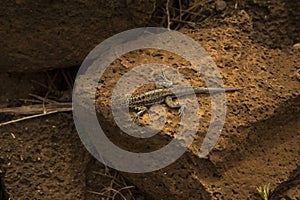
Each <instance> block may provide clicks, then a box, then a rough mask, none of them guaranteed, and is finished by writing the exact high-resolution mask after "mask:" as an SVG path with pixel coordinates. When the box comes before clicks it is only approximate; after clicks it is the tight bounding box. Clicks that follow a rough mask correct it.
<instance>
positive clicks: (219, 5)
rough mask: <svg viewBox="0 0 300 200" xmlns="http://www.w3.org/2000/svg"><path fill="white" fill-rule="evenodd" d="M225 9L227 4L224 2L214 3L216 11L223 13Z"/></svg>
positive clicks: (220, 0)
mask: <svg viewBox="0 0 300 200" xmlns="http://www.w3.org/2000/svg"><path fill="white" fill-rule="evenodd" d="M226 7H227V4H226V2H225V1H222V0H217V1H216V4H215V8H216V10H217V11H223V10H225V9H226Z"/></svg>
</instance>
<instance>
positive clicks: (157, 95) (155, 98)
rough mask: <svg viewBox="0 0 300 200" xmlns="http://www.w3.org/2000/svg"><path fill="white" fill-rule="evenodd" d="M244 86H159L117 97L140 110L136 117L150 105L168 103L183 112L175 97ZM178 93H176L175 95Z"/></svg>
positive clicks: (227, 90)
mask: <svg viewBox="0 0 300 200" xmlns="http://www.w3.org/2000/svg"><path fill="white" fill-rule="evenodd" d="M242 89H243V88H201V87H195V88H193V90H190V89H189V88H187V87H182V88H178V89H177V88H176V89H173V91H174V93H173V92H172V90H170V88H159V89H154V90H150V91H147V92H143V93H139V94H135V95H130V94H128V95H125V96H123V97H117V98H116V101H115V102H116V105H121V106H124V107H126V106H127V107H129V109H134V110H138V112H137V113H136V114H135V116H134V119H136V118H138V117H139V116H142V115H143V114H144V113H145V112H146V111H147V110H148V107H150V106H152V105H155V104H161V103H164V102H165V103H166V104H167V106H168V107H170V108H180V110H179V114H180V115H182V114H183V109H184V107H183V105H180V104H179V103H176V102H174V101H173V98H175V97H183V96H187V95H192V94H215V93H221V92H235V91H239V90H242ZM175 93H176V95H175Z"/></svg>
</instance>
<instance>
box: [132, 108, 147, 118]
mask: <svg viewBox="0 0 300 200" xmlns="http://www.w3.org/2000/svg"><path fill="white" fill-rule="evenodd" d="M134 109H135V110H137V111H138V112H137V113H136V114H135V115H134V116H133V119H134V120H136V119H138V118H139V117H140V116H142V115H143V114H144V113H145V112H146V111H147V110H148V108H147V107H145V106H137V107H135V108H134Z"/></svg>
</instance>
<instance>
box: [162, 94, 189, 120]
mask: <svg viewBox="0 0 300 200" xmlns="http://www.w3.org/2000/svg"><path fill="white" fill-rule="evenodd" d="M165 102H166V104H167V106H169V107H170V108H179V110H178V114H179V116H183V114H184V109H185V108H186V107H185V105H184V104H179V103H178V102H175V101H173V98H172V97H171V96H167V97H166V99H165Z"/></svg>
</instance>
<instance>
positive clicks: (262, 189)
mask: <svg viewBox="0 0 300 200" xmlns="http://www.w3.org/2000/svg"><path fill="white" fill-rule="evenodd" d="M256 190H257V191H258V193H259V195H260V196H261V198H262V199H263V200H268V199H269V196H270V183H268V184H267V185H264V186H259V187H257V188H256Z"/></svg>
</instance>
